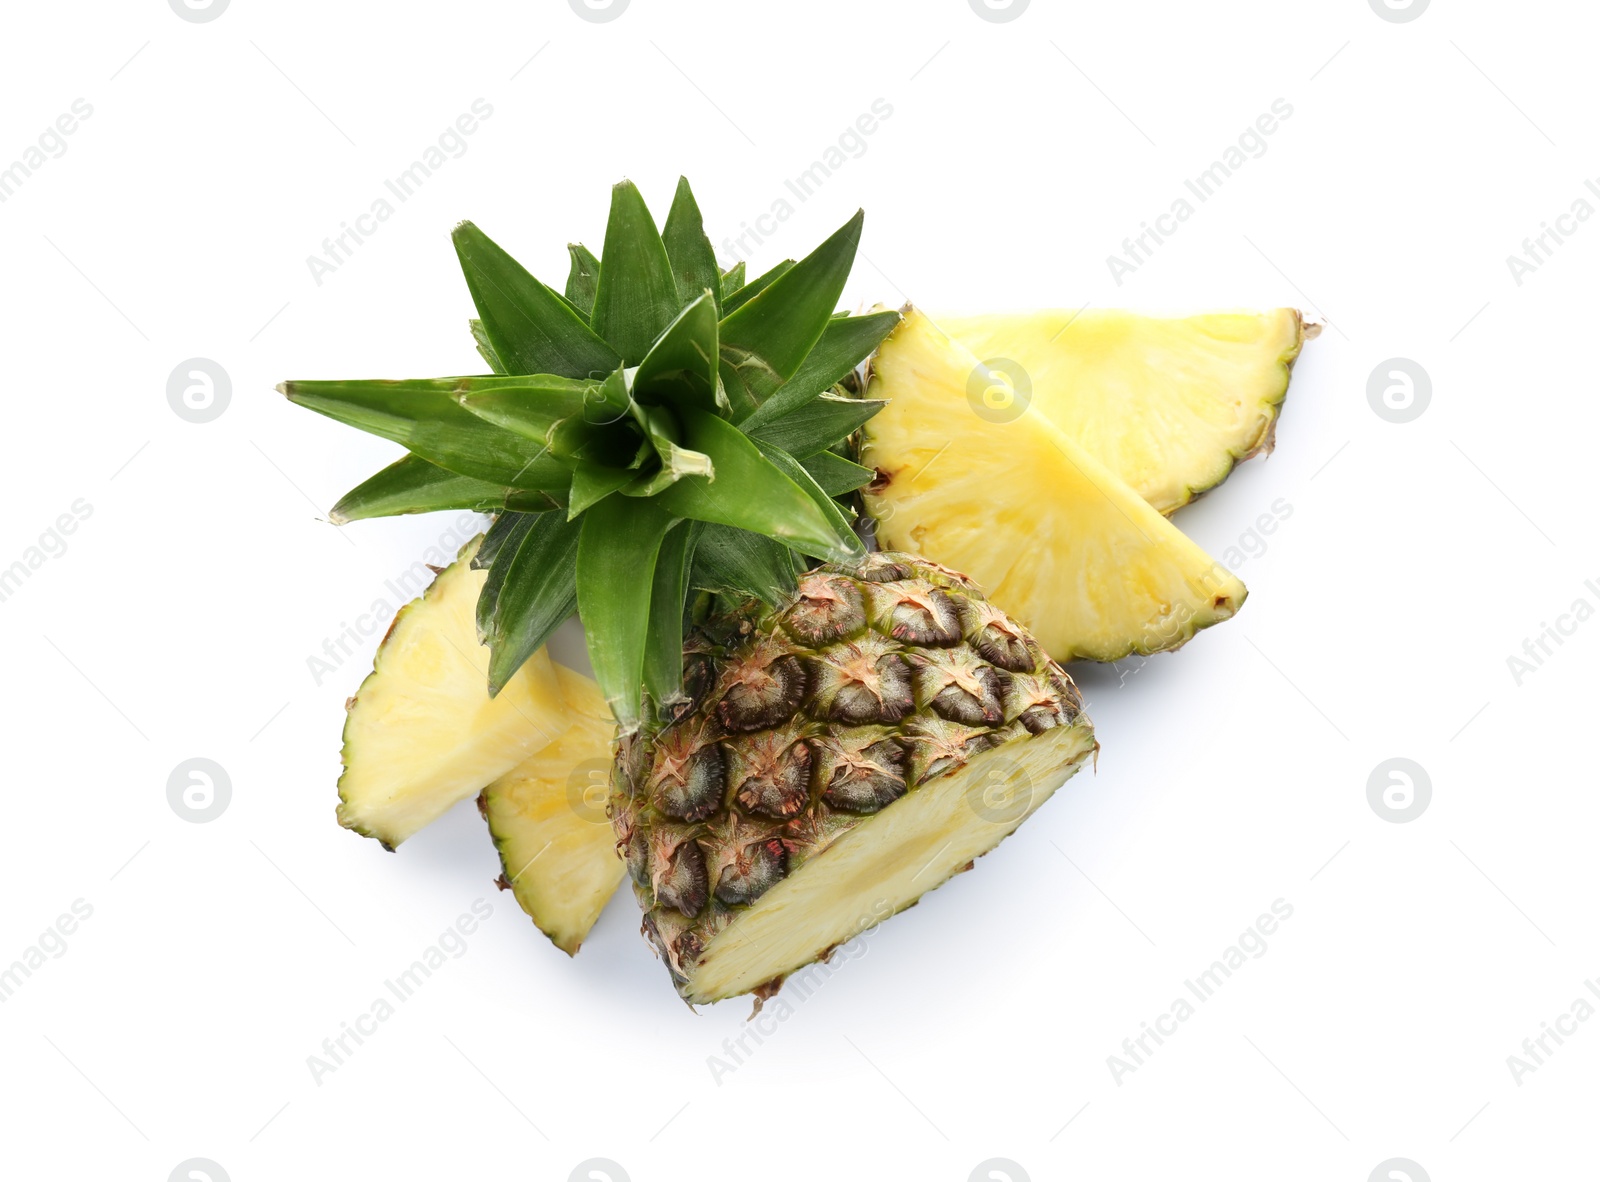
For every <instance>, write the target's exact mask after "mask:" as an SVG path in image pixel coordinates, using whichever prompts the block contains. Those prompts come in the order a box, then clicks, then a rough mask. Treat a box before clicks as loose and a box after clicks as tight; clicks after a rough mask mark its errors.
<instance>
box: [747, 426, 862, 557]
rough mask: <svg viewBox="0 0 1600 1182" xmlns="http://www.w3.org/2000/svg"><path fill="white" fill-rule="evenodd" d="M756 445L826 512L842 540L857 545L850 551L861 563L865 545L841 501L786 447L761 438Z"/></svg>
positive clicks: (813, 502)
mask: <svg viewBox="0 0 1600 1182" xmlns="http://www.w3.org/2000/svg"><path fill="white" fill-rule="evenodd" d="M755 442H756V446H757V447H759V448H760V449H761V454H762V455H764V456H766V457H767V459H768V460H769V461H770V462H771V463H772V466H773V467H775V468H777V469H778V471H780V472H782V473H783V474H784V475H785V476H787V477H788V478H789V479H790V480H792V481H794V482H795V484H797V485H798V486H799V487H800V488H801V489H802V490H804V492H805V494H806V495H807V496H809V497H810V498H811V503H812V504H814V505H816V507H817V508H818V509H820V510H821V511H822V514H823V516H825V517H826V518H827V519H828V520H829V521H830V522H831V523H832V524H833V528H834V532H835V533H837V534H838V535H839V536H840V537H841V538H849V539H850V541H851V543H853V544H852V546H851V548H850V549H851V553H850V560H851V561H860V560H861V559H863V558H865V557H866V556H867V549H866V547H865V546H863V545H862V544H861V539H860V538H859V537H857V536H856V532H855V530H854V529H853V528H852V527H851V524H850V519H849V518H848V517H846V516H845V514H844V510H842V509H841V508H839V504H838V502H837V501H835V500H834V499H833V498H832V497H831V496H829V495H828V494H827V493H826V492H825V491H824V490H823V488H822V486H821V485H820V484H818V483H817V482H816V480H815V478H813V477H812V475H811V473H809V472H807V471H806V470H805V468H804V467H802V466H801V464H800V461H799V460H797V459H795V458H794V457H793V456H791V455H790V454H789V453H788V452H786V451H784V450H783V449H782V448H779V447H774V446H773V445H771V444H769V443H765V442H763V441H762V440H759V439H758V440H756V441H755Z"/></svg>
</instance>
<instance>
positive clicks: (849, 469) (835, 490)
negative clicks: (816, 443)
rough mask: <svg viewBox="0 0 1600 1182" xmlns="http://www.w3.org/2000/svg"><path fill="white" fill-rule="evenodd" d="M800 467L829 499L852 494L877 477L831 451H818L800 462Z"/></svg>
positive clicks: (870, 471)
mask: <svg viewBox="0 0 1600 1182" xmlns="http://www.w3.org/2000/svg"><path fill="white" fill-rule="evenodd" d="M800 466H801V467H802V468H804V469H805V470H806V471H807V472H809V473H811V478H812V479H813V480H815V481H816V482H817V484H818V485H820V486H821V487H822V491H823V492H825V493H827V494H828V495H829V496H830V497H842V496H844V494H845V493H848V492H854V491H855V490H856V489H858V488H862V487H864V486H866V485H868V484H871V483H872V481H873V478H874V477H876V476H877V475H878V474H877V473H876V472H874V471H873V470H872V469H871V468H863V467H862V466H861V465H860V464H855V463H852V462H851V461H849V460H847V459H845V458H844V457H843V456H839V455H834V453H833V452H831V451H819V452H818V453H817V454H816V455H814V456H807V457H806V458H805V459H803V460H801V461H800Z"/></svg>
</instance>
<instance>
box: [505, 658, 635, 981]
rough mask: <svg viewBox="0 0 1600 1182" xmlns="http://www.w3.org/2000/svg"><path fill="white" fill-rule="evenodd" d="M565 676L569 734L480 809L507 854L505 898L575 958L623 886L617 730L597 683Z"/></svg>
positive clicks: (514, 773) (564, 672)
mask: <svg viewBox="0 0 1600 1182" xmlns="http://www.w3.org/2000/svg"><path fill="white" fill-rule="evenodd" d="M556 674H557V676H558V678H559V679H560V682H561V689H562V696H563V697H564V699H565V700H566V703H567V710H568V724H567V729H566V730H565V731H564V732H563V733H562V735H561V737H560V738H559V739H557V740H556V741H555V742H554V743H551V744H550V745H549V746H548V747H546V748H544V750H542V751H540V752H538V753H537V754H536V755H532V756H529V757H528V758H527V759H526V760H524V761H523V762H522V763H520V764H518V765H517V766H516V767H515V768H513V769H512V770H511V771H509V772H507V773H506V774H505V775H503V776H501V777H500V778H499V779H498V780H496V781H495V782H494V783H492V784H490V785H489V786H488V787H487V788H485V789H484V790H483V793H482V795H480V796H479V797H478V808H479V809H480V810H481V811H482V813H483V816H484V820H486V821H487V822H488V823H489V835H490V836H491V837H493V838H494V844H495V848H496V849H497V850H499V851H500V865H501V867H502V874H501V877H500V879H499V884H500V887H501V889H506V888H509V889H510V890H511V892H512V894H513V895H514V896H515V898H516V900H517V903H518V905H519V906H521V908H522V909H523V911H525V912H527V913H528V915H529V917H530V918H531V919H532V920H533V922H534V923H535V924H536V925H537V926H538V928H539V930H540V931H541V932H543V933H544V934H545V935H547V936H549V937H550V939H551V941H552V942H553V943H554V944H555V946H556V947H557V948H559V949H561V950H562V951H563V952H565V953H566V954H567V955H568V956H572V955H574V954H576V953H577V951H578V946H579V945H580V944H582V943H583V941H584V939H585V938H586V937H587V936H588V935H589V929H590V928H592V927H594V923H595V920H597V919H599V918H600V912H601V911H602V910H603V909H604V908H605V905H606V901H607V900H608V899H610V898H611V896H612V895H613V894H615V893H616V889H617V884H618V883H620V882H621V881H622V873H623V865H622V859H621V858H620V857H618V855H617V849H616V838H615V836H613V834H612V832H611V825H610V823H609V821H608V820H607V818H606V798H607V796H608V795H609V794H610V790H611V783H610V778H611V737H612V735H613V733H614V732H615V729H616V723H615V722H614V721H613V720H612V717H611V711H610V710H609V709H607V708H606V700H605V698H604V697H603V696H602V695H601V693H600V687H599V686H598V685H596V684H595V683H594V682H593V681H592V680H590V679H589V678H587V677H585V676H584V675H583V674H581V673H577V672H574V671H573V670H571V669H567V668H565V667H564V666H561V665H557V666H556Z"/></svg>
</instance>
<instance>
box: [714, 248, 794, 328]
mask: <svg viewBox="0 0 1600 1182" xmlns="http://www.w3.org/2000/svg"><path fill="white" fill-rule="evenodd" d="M793 267H794V260H793V259H784V260H783V262H781V263H779V264H778V265H777V266H775V267H773V268H772V270H770V271H763V272H762V273H761V274H760V275H757V276H756V277H755V278H754V279H752V280H751V281H750V282H749V283H747V284H745V285H744V286H743V287H741V288H740V289H739V290H738V291H736V292H734V293H733V294H732V295H731V296H729V297H728V298H727V299H725V300H723V301H722V314H723V315H724V316H728V315H731V314H732V313H734V312H736V311H738V310H739V309H740V308H742V307H744V306H745V305H746V304H748V303H749V302H750V301H751V300H753V299H755V298H756V297H757V296H758V295H760V294H761V293H762V292H764V291H766V290H767V288H768V287H770V286H772V282H773V280H775V279H781V278H782V277H783V276H784V275H785V274H786V273H787V272H788V271H790V270H791V269H792V268H793Z"/></svg>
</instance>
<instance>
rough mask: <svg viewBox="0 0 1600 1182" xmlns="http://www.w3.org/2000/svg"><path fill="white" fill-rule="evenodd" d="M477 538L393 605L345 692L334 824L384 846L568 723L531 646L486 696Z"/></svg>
mask: <svg viewBox="0 0 1600 1182" xmlns="http://www.w3.org/2000/svg"><path fill="white" fill-rule="evenodd" d="M479 540H480V539H478V538H474V539H473V540H472V541H470V542H468V543H467V544H466V545H465V546H463V547H462V548H461V552H460V553H459V554H458V555H457V556H456V561H455V562H453V563H452V564H451V565H450V566H448V567H446V568H445V569H444V570H443V571H442V572H440V574H439V576H438V577H437V578H436V579H434V581H433V584H432V586H430V587H429V588H428V589H427V591H425V592H424V593H423V595H422V597H421V598H419V599H414V600H412V601H411V602H410V603H408V604H406V605H405V606H404V607H403V608H401V609H400V612H399V614H398V615H396V616H395V618H394V623H393V624H391V625H389V632H388V634H387V635H386V636H385V637H384V638H383V643H382V644H381V645H379V646H378V653H377V656H375V657H374V658H373V662H372V673H371V675H370V676H368V678H367V679H366V680H365V681H364V682H362V683H361V688H360V689H359V690H357V691H356V696H355V697H353V698H351V699H350V701H349V703H347V708H348V710H349V712H350V713H349V717H348V718H346V720H345V724H344V752H343V759H344V774H343V775H341V776H340V777H339V824H341V825H343V826H344V827H345V828H347V829H354V830H355V831H356V832H357V833H360V834H363V835H364V836H366V837H375V838H377V839H378V840H379V841H381V842H382V843H383V844H384V845H385V846H387V847H388V848H390V849H393V848H394V847H395V846H397V845H399V844H400V843H401V842H402V841H404V840H405V839H406V838H408V837H410V836H411V835H412V834H413V833H415V832H417V830H419V829H421V828H422V827H423V826H425V825H427V824H429V823H430V822H432V821H434V820H436V819H438V818H439V817H440V816H441V815H443V814H444V812H445V811H446V810H447V809H449V808H450V806H451V805H453V804H455V803H456V802H457V801H460V800H465V799H467V798H468V797H469V796H471V795H473V794H474V793H475V792H477V791H478V790H479V789H480V788H482V787H483V786H484V785H485V784H487V783H489V781H491V780H493V779H495V778H496V777H497V776H501V775H504V774H505V773H506V772H507V771H509V770H510V769H512V768H514V767H516V766H517V764H519V763H521V762H522V761H523V760H524V759H526V758H527V757H528V756H529V755H530V754H531V753H533V752H535V751H538V750H540V749H541V748H543V747H547V746H549V745H550V743H551V742H553V741H554V740H555V739H556V738H558V737H559V736H560V735H561V733H562V731H563V730H564V729H565V728H566V720H565V718H564V715H565V712H566V706H565V703H564V702H563V701H562V697H561V689H560V686H559V684H558V683H557V680H556V671H555V666H554V665H553V664H552V663H551V661H550V658H549V656H548V655H546V653H545V651H544V650H543V649H540V650H539V651H538V652H536V653H534V655H533V656H532V657H530V658H529V659H528V662H527V663H526V664H525V665H523V666H522V668H521V669H520V670H519V671H518V672H517V674H516V676H515V677H513V678H512V679H511V680H510V681H509V682H507V683H506V686H505V688H504V689H502V690H501V691H500V693H499V694H498V695H497V696H496V697H493V698H491V697H489V688H488V686H489V650H488V648H486V647H485V646H483V645H481V644H479V643H478V634H477V624H476V621H475V617H474V612H475V609H476V607H477V603H478V592H479V590H480V589H481V588H482V587H483V582H484V579H485V578H487V577H488V573H487V572H486V571H481V570H473V569H472V561H471V560H472V556H473V555H474V554H475V553H477V549H478V542H479Z"/></svg>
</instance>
